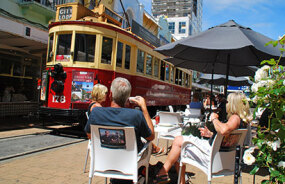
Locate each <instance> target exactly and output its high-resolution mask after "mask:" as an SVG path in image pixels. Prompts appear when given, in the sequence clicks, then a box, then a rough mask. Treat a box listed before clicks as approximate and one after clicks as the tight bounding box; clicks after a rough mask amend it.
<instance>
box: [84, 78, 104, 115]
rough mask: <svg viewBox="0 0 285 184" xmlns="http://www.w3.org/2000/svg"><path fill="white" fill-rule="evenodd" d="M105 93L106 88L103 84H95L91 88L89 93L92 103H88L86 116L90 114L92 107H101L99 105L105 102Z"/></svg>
mask: <svg viewBox="0 0 285 184" xmlns="http://www.w3.org/2000/svg"><path fill="white" fill-rule="evenodd" d="M107 93H108V88H107V87H106V86H104V85H103V84H95V85H94V86H93V89H92V92H91V100H92V102H91V103H90V105H89V108H88V115H89V114H90V113H91V111H92V109H93V108H94V107H102V105H101V103H102V102H104V101H105V100H106V97H107Z"/></svg>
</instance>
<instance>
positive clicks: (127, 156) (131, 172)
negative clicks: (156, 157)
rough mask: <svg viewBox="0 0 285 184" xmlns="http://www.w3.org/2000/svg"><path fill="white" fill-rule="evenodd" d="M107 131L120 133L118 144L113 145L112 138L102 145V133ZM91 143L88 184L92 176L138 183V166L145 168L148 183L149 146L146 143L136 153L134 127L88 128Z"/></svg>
mask: <svg viewBox="0 0 285 184" xmlns="http://www.w3.org/2000/svg"><path fill="white" fill-rule="evenodd" d="M106 130H107V131H110V134H111V135H112V134H113V135H115V134H116V135H117V132H119V133H118V135H120V136H119V137H120V139H119V141H117V142H116V143H114V140H113V138H112V140H111V141H109V142H108V141H105V142H104V139H103V136H102V132H104V131H106ZM100 132H101V138H100ZM115 140H117V139H115ZM91 142H92V144H91V162H90V170H89V184H91V181H92V177H93V176H102V177H106V178H116V179H126V180H133V182H134V183H137V182H138V169H139V168H140V167H141V166H145V167H146V178H145V179H146V180H145V181H146V183H147V181H148V167H149V159H150V156H151V149H152V145H151V144H150V143H149V142H148V143H146V144H145V146H144V148H143V149H142V150H141V151H140V152H139V153H138V152H137V142H136V134H135V130H134V127H113V126H112V127H110V126H100V125H91Z"/></svg>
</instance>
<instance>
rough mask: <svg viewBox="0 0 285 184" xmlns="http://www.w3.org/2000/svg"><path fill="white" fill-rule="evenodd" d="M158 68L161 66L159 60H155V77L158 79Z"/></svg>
mask: <svg viewBox="0 0 285 184" xmlns="http://www.w3.org/2000/svg"><path fill="white" fill-rule="evenodd" d="M158 66H159V59H157V58H154V64H153V70H154V76H155V77H158Z"/></svg>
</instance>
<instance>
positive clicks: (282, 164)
mask: <svg viewBox="0 0 285 184" xmlns="http://www.w3.org/2000/svg"><path fill="white" fill-rule="evenodd" d="M277 166H278V167H283V168H285V162H284V161H280V162H278V165H277Z"/></svg>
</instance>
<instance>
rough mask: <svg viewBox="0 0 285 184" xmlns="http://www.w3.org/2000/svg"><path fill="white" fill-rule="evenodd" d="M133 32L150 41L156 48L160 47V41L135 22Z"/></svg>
mask: <svg viewBox="0 0 285 184" xmlns="http://www.w3.org/2000/svg"><path fill="white" fill-rule="evenodd" d="M132 32H133V33H135V34H136V35H138V36H139V37H141V38H142V39H144V40H146V41H148V42H149V43H151V44H152V45H154V46H156V47H159V46H160V41H159V39H158V38H157V37H156V36H155V35H153V34H152V33H151V32H149V31H148V30H147V29H146V28H144V27H143V26H141V25H140V24H138V23H137V22H136V21H134V20H133V21H132Z"/></svg>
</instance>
